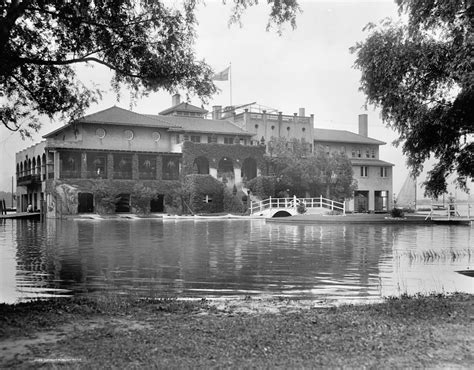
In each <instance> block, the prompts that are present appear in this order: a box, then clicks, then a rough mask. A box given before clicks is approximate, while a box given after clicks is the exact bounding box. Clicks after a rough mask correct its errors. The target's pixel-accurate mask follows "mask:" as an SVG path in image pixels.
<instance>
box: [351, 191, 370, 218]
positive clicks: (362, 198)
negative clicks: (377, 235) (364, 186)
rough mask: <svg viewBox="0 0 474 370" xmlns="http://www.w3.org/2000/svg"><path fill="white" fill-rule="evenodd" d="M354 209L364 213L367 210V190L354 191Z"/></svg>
mask: <svg viewBox="0 0 474 370" xmlns="http://www.w3.org/2000/svg"><path fill="white" fill-rule="evenodd" d="M354 211H355V212H359V213H364V212H368V211H369V192H368V191H361V190H358V191H355V192H354Z"/></svg>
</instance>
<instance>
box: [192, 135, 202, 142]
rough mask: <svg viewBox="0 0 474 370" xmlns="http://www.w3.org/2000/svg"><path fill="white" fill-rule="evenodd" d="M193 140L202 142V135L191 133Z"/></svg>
mask: <svg viewBox="0 0 474 370" xmlns="http://www.w3.org/2000/svg"><path fill="white" fill-rule="evenodd" d="M191 141H192V142H193V143H200V142H201V136H199V135H191Z"/></svg>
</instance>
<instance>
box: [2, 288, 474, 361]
mask: <svg viewBox="0 0 474 370" xmlns="http://www.w3.org/2000/svg"><path fill="white" fill-rule="evenodd" d="M473 301H474V300H473V296H472V295H463V294H455V295H451V296H445V295H430V296H416V297H407V296H402V297H401V298H391V299H387V300H386V301H385V302H384V303H380V304H371V305H361V306H353V305H346V306H340V307H331V308H314V307H313V306H312V305H298V302H295V301H289V300H286V299H283V300H274V301H265V302H264V301H259V300H256V299H245V300H240V301H233V302H229V303H228V304H223V306H218V305H216V304H214V303H213V302H210V301H206V300H201V301H181V300H175V299H165V300H141V299H122V298H117V299H114V298H111V297H108V298H94V299H91V298H87V299H86V298H70V299H64V300H56V301H36V302H31V303H22V304H18V305H14V306H9V305H0V335H1V338H2V339H1V341H0V342H1V343H0V348H2V351H3V362H2V363H0V367H2V368H3V367H26V366H44V367H47V368H48V367H49V368H51V367H52V368H56V367H58V366H60V365H62V364H63V365H64V364H65V362H67V367H73V368H90V367H93V368H115V367H120V368H123V367H126V368H150V367H174V368H181V367H193V368H195V367H205V368H208V367H239V368H240V367H266V368H268V367H280V368H283V367H285V368H286V367H374V368H378V367H384V368H386V367H395V368H405V367H466V368H469V367H472V366H473V365H474V362H473V359H472V348H473V335H472V327H470V326H469V320H470V318H469V316H470V313H472V311H471V310H472V304H473V303H474V302H473ZM231 303H232V304H231ZM245 307H246V308H249V307H256V309H253V310H244V309H242V308H245ZM265 307H266V308H268V307H279V310H276V311H275V310H268V309H264V308H265ZM22 345H23V346H22Z"/></svg>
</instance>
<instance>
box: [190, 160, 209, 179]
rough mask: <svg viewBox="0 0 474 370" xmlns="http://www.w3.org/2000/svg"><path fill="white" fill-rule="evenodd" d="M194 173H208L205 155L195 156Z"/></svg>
mask: <svg viewBox="0 0 474 370" xmlns="http://www.w3.org/2000/svg"><path fill="white" fill-rule="evenodd" d="M193 169H194V173H197V174H199V175H209V161H208V160H207V158H206V157H197V158H196V159H195V160H194V164H193Z"/></svg>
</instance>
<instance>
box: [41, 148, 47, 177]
mask: <svg viewBox="0 0 474 370" xmlns="http://www.w3.org/2000/svg"><path fill="white" fill-rule="evenodd" d="M41 163H42V164H43V171H42V172H43V180H45V179H46V154H45V153H43V160H42V161H41Z"/></svg>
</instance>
